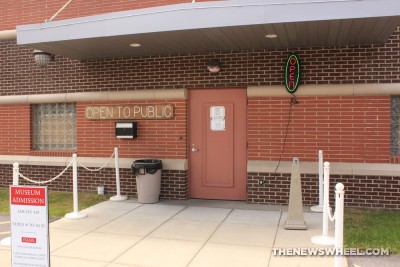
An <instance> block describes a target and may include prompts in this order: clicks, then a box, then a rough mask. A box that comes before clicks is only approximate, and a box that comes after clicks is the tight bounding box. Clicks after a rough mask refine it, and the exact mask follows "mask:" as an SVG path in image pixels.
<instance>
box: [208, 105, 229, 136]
mask: <svg viewBox="0 0 400 267" xmlns="http://www.w3.org/2000/svg"><path fill="white" fill-rule="evenodd" d="M210 128H211V131H225V107H224V106H212V107H210Z"/></svg>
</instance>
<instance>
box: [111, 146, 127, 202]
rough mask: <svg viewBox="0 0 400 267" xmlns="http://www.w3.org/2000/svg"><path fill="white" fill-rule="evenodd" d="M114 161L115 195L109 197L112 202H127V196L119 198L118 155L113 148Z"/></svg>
mask: <svg viewBox="0 0 400 267" xmlns="http://www.w3.org/2000/svg"><path fill="white" fill-rule="evenodd" d="M114 159H115V179H116V184H117V195H116V196H113V197H110V200H112V201H123V200H127V199H128V197H127V196H121V184H120V179H119V155H118V147H116V148H114Z"/></svg>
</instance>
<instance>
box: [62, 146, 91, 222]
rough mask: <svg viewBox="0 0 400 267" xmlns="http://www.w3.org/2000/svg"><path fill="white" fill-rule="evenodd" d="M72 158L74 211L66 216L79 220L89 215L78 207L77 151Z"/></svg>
mask: <svg viewBox="0 0 400 267" xmlns="http://www.w3.org/2000/svg"><path fill="white" fill-rule="evenodd" d="M72 160H73V164H72V167H73V168H72V183H73V198H74V211H73V212H71V213H67V214H65V218H66V219H70V220H79V219H83V218H86V217H87V215H86V214H84V213H81V212H79V208H78V159H77V155H76V154H75V153H74V154H73V155H72Z"/></svg>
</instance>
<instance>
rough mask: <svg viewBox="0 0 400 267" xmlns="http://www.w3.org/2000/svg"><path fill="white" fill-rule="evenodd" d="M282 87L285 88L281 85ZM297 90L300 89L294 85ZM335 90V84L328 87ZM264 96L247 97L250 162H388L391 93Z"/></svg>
mask: <svg viewBox="0 0 400 267" xmlns="http://www.w3.org/2000/svg"><path fill="white" fill-rule="evenodd" d="M283 90H284V89H283ZM299 90H301V88H300V89H299ZM332 90H334V88H332ZM297 100H298V102H299V103H298V104H296V105H295V106H292V109H291V101H290V97H269V98H257V99H249V101H248V106H247V108H248V111H247V112H248V142H249V147H248V158H249V160H279V157H280V155H281V153H282V149H283V144H284V140H285V135H286V128H287V125H288V121H289V111H290V109H291V113H292V114H291V118H290V119H291V121H290V124H289V128H288V129H289V131H288V135H287V138H286V145H285V151H284V154H283V157H282V160H288V161H291V160H292V159H293V157H298V158H300V159H301V160H302V161H316V160H317V157H318V150H323V151H324V160H327V161H335V162H376V163H378V162H382V163H390V159H391V157H390V97H389V96H373V97H370V96H368V97H367V96H365V97H363V96H357V97H351V96H348V97H347V96H346V97H297Z"/></svg>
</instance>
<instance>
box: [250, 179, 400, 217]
mask: <svg viewBox="0 0 400 267" xmlns="http://www.w3.org/2000/svg"><path fill="white" fill-rule="evenodd" d="M290 176H291V175H290V174H274V173H248V181H247V190H248V192H249V193H248V202H249V203H254V204H278V205H287V204H288V201H289V192H290ZM260 179H261V180H263V181H265V183H264V185H262V186H259V185H258V181H259V180H260ZM337 183H343V184H344V186H345V206H347V207H358V208H373V209H396V210H400V179H399V177H390V176H355V175H331V176H330V196H329V197H330V205H331V206H334V202H335V195H334V192H335V188H334V187H335V185H336V184H337ZM301 185H302V196H303V205H305V206H311V205H317V204H318V203H319V199H318V197H319V194H318V190H319V188H318V175H315V174H301Z"/></svg>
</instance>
